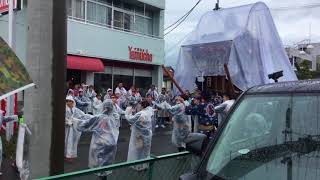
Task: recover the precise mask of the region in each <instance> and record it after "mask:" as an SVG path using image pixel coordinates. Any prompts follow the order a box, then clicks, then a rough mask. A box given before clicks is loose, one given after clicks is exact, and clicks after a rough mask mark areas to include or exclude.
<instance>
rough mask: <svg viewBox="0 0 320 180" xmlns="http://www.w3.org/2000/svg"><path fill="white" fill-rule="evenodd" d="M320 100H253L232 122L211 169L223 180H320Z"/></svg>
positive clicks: (240, 108)
mask: <svg viewBox="0 0 320 180" xmlns="http://www.w3.org/2000/svg"><path fill="white" fill-rule="evenodd" d="M319 115H320V98H319V96H318V95H306V94H305V95H298V96H292V95H287V96H286V95H269V96H258V95H252V96H247V97H245V98H243V99H242V100H241V102H240V104H239V105H238V106H237V107H236V109H235V110H234V111H233V113H232V114H231V116H230V119H229V122H228V124H227V125H226V127H225V129H224V130H223V132H222V134H221V136H220V137H219V139H218V141H217V143H216V145H215V147H214V149H213V151H212V153H211V155H210V157H209V160H208V164H207V167H206V169H207V171H208V172H209V173H210V174H212V175H214V176H217V177H219V178H222V179H243V180H244V179H245V180H250V179H259V180H264V179H265V180H267V179H296V180H301V179H310V180H313V179H320V152H319V149H320V120H319Z"/></svg>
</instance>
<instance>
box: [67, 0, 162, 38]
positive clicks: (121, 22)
mask: <svg viewBox="0 0 320 180" xmlns="http://www.w3.org/2000/svg"><path fill="white" fill-rule="evenodd" d="M67 13H68V17H69V18H70V19H74V20H80V21H85V22H86V23H90V24H95V25H100V26H104V27H109V28H115V29H117V30H122V31H127V32H133V33H137V34H143V35H148V36H158V34H156V33H155V31H154V29H153V28H154V23H156V22H155V21H154V11H150V10H148V9H146V6H145V5H143V6H134V5H132V4H128V3H123V2H121V1H119V0H114V1H112V0H67ZM112 13H113V14H112ZM157 23H159V22H157Z"/></svg>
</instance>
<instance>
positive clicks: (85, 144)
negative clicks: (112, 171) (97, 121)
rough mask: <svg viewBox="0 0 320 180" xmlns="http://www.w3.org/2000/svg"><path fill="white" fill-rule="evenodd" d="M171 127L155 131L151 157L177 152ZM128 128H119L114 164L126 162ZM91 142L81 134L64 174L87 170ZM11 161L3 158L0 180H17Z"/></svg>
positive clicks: (88, 135) (125, 126) (66, 164)
mask: <svg viewBox="0 0 320 180" xmlns="http://www.w3.org/2000/svg"><path fill="white" fill-rule="evenodd" d="M171 132H172V126H171V125H167V127H166V128H160V127H159V128H158V129H155V132H154V135H153V138H152V147H151V154H152V155H156V156H158V155H164V154H170V153H175V152H177V149H176V148H175V147H174V146H173V145H172V143H171ZM130 133H131V132H130V128H129V126H128V124H127V123H126V122H124V123H123V124H122V127H121V128H120V135H119V141H118V150H117V155H116V162H115V163H119V162H125V161H126V160H127V154H128V147H129V140H130ZM90 141H91V133H85V134H82V136H81V139H80V143H79V147H78V158H77V159H76V160H75V161H74V162H72V163H65V172H74V171H78V170H83V169H88V154H89V146H90ZM10 164H11V161H9V160H8V159H6V158H4V159H3V163H2V172H3V175H2V176H0V180H9V179H10V180H11V179H19V178H18V174H17V173H16V171H15V170H14V169H13V168H12V167H11V165H10Z"/></svg>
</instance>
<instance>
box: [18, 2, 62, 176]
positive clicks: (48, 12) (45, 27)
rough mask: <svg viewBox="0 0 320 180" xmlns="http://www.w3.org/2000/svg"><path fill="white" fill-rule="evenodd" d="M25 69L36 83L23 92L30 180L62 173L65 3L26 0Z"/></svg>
mask: <svg viewBox="0 0 320 180" xmlns="http://www.w3.org/2000/svg"><path fill="white" fill-rule="evenodd" d="M27 8H28V11H27V13H28V19H27V28H28V29H27V60H26V67H27V69H28V71H29V73H30V75H31V77H32V79H33V81H34V83H35V84H36V87H35V88H33V89H28V90H26V96H25V101H24V102H25V103H24V114H25V121H26V124H27V126H28V127H29V128H30V130H31V132H32V135H31V137H30V138H28V140H27V142H28V146H27V147H26V148H27V160H28V162H29V164H30V177H29V178H30V179H34V178H39V177H44V176H49V175H54V174H60V173H63V170H64V131H65V130H64V129H65V127H64V124H65V118H64V116H65V79H66V77H65V76H66V75H65V74H66V70H65V69H66V49H67V43H66V36H67V32H66V3H65V1H58V0H31V1H28V7H27Z"/></svg>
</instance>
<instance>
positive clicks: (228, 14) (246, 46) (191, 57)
mask: <svg viewBox="0 0 320 180" xmlns="http://www.w3.org/2000/svg"><path fill="white" fill-rule="evenodd" d="M224 64H227V66H228V69H229V72H230V77H231V80H232V82H233V84H234V85H235V86H236V87H237V88H239V89H240V90H242V91H245V90H247V89H248V88H250V87H252V86H255V85H261V84H268V83H272V82H274V81H273V80H272V79H269V78H268V75H269V74H272V73H275V72H278V71H283V76H282V77H281V78H279V81H292V80H297V77H296V74H295V73H294V71H293V69H292V66H291V64H290V62H289V60H288V57H287V55H286V52H285V49H284V47H283V44H282V42H281V39H280V37H279V34H278V31H277V29H276V26H275V24H274V21H273V19H272V16H271V13H270V11H269V8H268V7H267V6H266V5H265V4H264V3H262V2H258V3H255V4H251V5H245V6H239V7H234V8H228V9H221V10H218V11H210V12H207V13H206V14H204V15H203V16H202V17H201V19H200V21H199V23H198V25H197V27H196V28H195V30H194V31H193V32H191V33H190V34H189V36H188V38H187V39H186V40H185V41H184V42H183V44H182V46H181V48H180V52H179V58H178V62H177V66H176V67H177V68H176V72H175V78H176V80H177V81H178V82H179V84H180V86H181V87H182V89H184V90H193V89H194V87H195V86H194V83H195V79H196V77H199V76H224V77H226V73H225V70H224Z"/></svg>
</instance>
